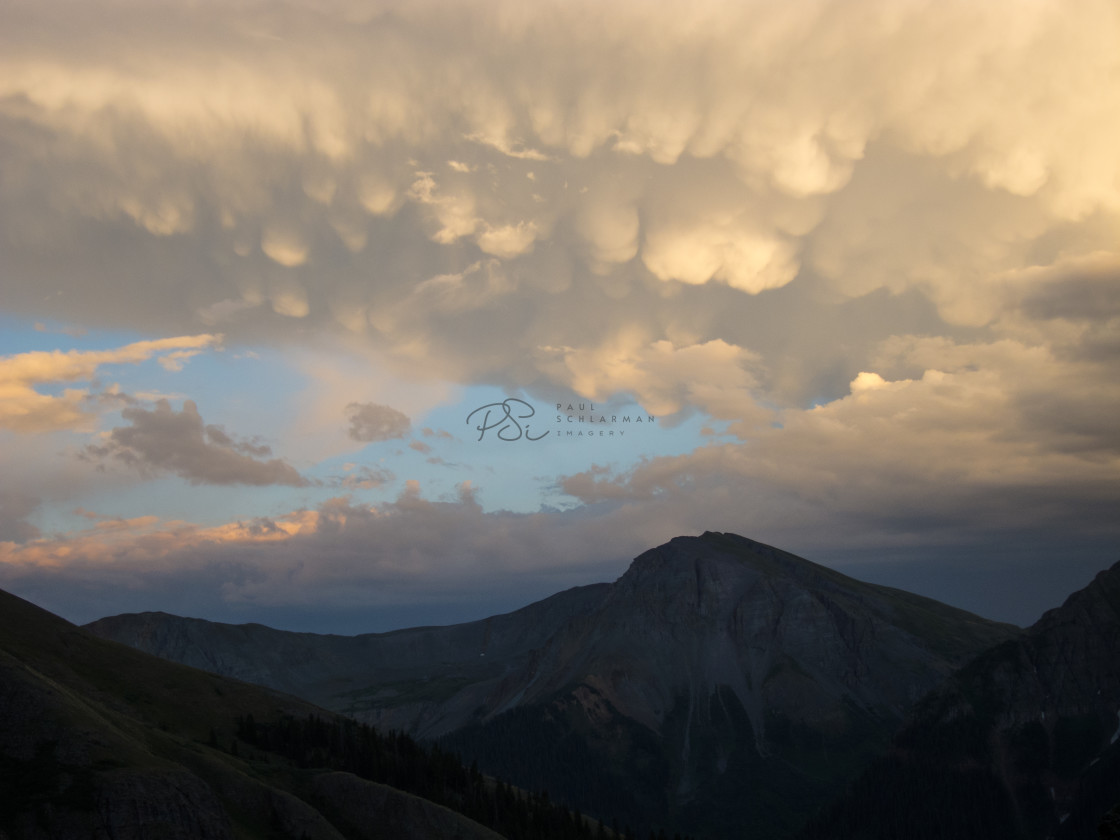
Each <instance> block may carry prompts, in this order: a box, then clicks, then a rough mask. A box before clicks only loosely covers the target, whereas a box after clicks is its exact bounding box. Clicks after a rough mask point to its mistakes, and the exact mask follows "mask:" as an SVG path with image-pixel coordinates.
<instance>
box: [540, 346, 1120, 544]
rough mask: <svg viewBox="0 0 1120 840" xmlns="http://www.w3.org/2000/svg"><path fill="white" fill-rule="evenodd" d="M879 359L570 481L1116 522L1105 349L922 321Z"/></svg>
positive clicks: (1002, 518) (591, 499)
mask: <svg viewBox="0 0 1120 840" xmlns="http://www.w3.org/2000/svg"><path fill="white" fill-rule="evenodd" d="M877 361H878V363H879V370H881V371H882V373H879V372H875V371H862V372H860V373H859V374H858V375H857V376H855V377H854V378H853V380H852V381H851V383H850V386H849V393H848V394H847V395H846V396H843V397H841V398H838V399H835V400H833V401H830V402H828V403H825V404H821V405H818V406H815V407H813V408H811V409H807V410H806V409H787V410H784V411H781V412H779V413H777V414H776V418H777V421H778V422H776V423H775V424H773V425H755V426H746V425H737V426H733V427H732V429H733V430H734V431H736V432H737V433H738V435H739V437H740V440H739V441H736V442H731V443H713V444H709V445H707V446H703V447H700V448H699V449H696V450H695V451H693V452H691V453H688V454H684V455H678V456H671V457H659V458H650V459H647V460H645V461H643V462H641V463H639V464H638V465H637V466H635V467H633V468H632V469H629V470H625V469H624V470H609V469H606V468H604V467H598V468H594V469H591V470H588V471H585V472H581V473H578V474H575V475H572V476H568V477H566V478H564V479H563V480H562V481H561V488H562V489H563V490H564V492H566V493H569V494H571V495H573V496H575V497H576V498H578V499H580V500H581V501H582V502H584V503H596V502H601V501H615V502H617V501H620V500H627V501H650V500H655V499H662V500H664V501H665V502H669V501H672V502H674V503H678V504H682V505H688V506H692V505H701V504H708V505H711V506H712V507H713V509H714V508H715V507H717V506H719V507H727V505H728V501H727V500H728V499H730V498H734V497H735V496H736V494H737V497H738V499H739V500H740V502H739V503H740V504H742V505H743V507H744V508H745V509H748V510H749V509H751V507H752V506H753V505H754V504H755V501H754V499H756V498H758V497H759V496H763V495H766V496H769V497H771V499H776V498H782V499H785V500H787V502H789V503H790V504H791V508H793V509H796V507H798V506H800V505H802V504H804V503H808V504H810V505H812V506H814V507H816V508H819V509H820V510H822V511H823V510H827V511H830V512H831V513H832V514H833V515H841V516H846V517H850V518H851V521H852V522H853V523H855V522H863V523H865V525H864V527H867V528H868V529H869V530H871V531H874V532H879V533H891V532H895V533H897V534H901V533H905V532H907V531H910V530H912V529H917V530H916V532H921V533H925V534H926V535H927V537H926V538H930V535H931V534H935V533H937V532H938V530H939V529H940V528H942V527H944V526H947V523H950V522H951V523H953V526H952V527H953V528H954V529H956V530H957V531H958V532H961V533H963V532H965V531H969V530H971V531H973V532H976V533H979V532H981V531H984V530H988V531H1006V532H1013V531H1014V530H1015V529H1020V530H1021V529H1024V528H1029V527H1034V526H1039V525H1041V524H1042V523H1043V522H1046V523H1048V524H1050V525H1051V526H1053V527H1055V528H1059V529H1099V528H1102V527H1104V528H1106V529H1107V528H1109V527H1111V526H1106V525H1105V524H1104V522H1105V521H1106V520H1104V519H1101V518H1100V517H1101V515H1102V513H1103V511H1105V510H1107V509H1108V508H1109V507H1110V506H1113V505H1116V504H1117V503H1120V493H1118V491H1117V488H1118V487H1120V481H1118V478H1120V474H1118V471H1117V466H1116V453H1117V452H1118V451H1120V435H1118V434H1117V433H1116V430H1115V428H1114V426H1115V424H1113V423H1110V422H1109V418H1111V417H1114V416H1115V414H1116V412H1117V411H1118V410H1120V387H1118V386H1116V385H1115V384H1110V385H1105V384H1104V369H1105V367H1107V364H1105V363H1101V362H1097V361H1093V360H1084V359H1075V358H1066V357H1062V356H1059V355H1056V354H1054V353H1052V352H1051V351H1049V350H1047V349H1045V348H1041V347H1030V346H1024V345H1022V344H1020V343H1018V342H1016V341H1012V340H1002V341H996V342H991V343H971V344H968V343H966V344H961V343H955V342H952V341H949V340H946V339H941V338H925V337H900V338H897V339H893V340H891V341H888V342H885V343H884V344H883V345H882V346H881V347H880V349H879V353H878V358H877ZM1057 392H1060V393H1061V394H1062V399H1061V400H1060V401H1058V400H1055V399H1054V397H1053V395H1054V394H1055V393H1057ZM795 500H796V502H795ZM770 504H772V502H770V503H768V504H767V507H768V508H769V506H770ZM727 513H728V515H730V514H731V509H730V508H729V507H728V508H727ZM818 516H819V514H815V515H813V517H812V518H814V519H815V518H818ZM921 523H924V526H923V527H919V525H920V524H921Z"/></svg>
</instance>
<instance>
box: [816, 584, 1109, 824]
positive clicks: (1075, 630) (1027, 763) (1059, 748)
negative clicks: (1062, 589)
mask: <svg viewBox="0 0 1120 840" xmlns="http://www.w3.org/2000/svg"><path fill="white" fill-rule="evenodd" d="M1118 803H1120V563H1118V564H1116V565H1115V566H1113V567H1112V568H1111V569H1109V570H1108V571H1105V572H1101V573H1100V574H1099V575H1097V577H1096V579H1095V580H1094V581H1093V582H1092V583H1091V584H1090V585H1089V586H1088V587H1087V588H1085V589H1083V590H1081V591H1080V592H1077V593H1074V594H1073V595H1071V596H1070V597H1069V599H1068V600H1067V601H1066V602H1065V604H1063V605H1062V606H1061V607H1059V608H1057V609H1054V610H1051V611H1049V612H1048V613H1046V614H1045V615H1044V616H1043V617H1042V618H1041V619H1040V620H1039V621H1038V622H1037V623H1036V624H1035V625H1033V626H1032V627H1030V628H1029V629H1028V630H1027V631H1026V632H1025V633H1024V634H1023V635H1022V636H1020V637H1019V638H1017V639H1013V640H1010V641H1007V642H1005V643H1003V644H1001V645H999V646H998V647H996V648H994V649H992V650H990V651H988V652H987V653H985V654H984V655H982V656H980V657H979V658H977V659H976V660H975V661H973V662H972V663H970V664H969V665H967V666H966V667H964V668H963V669H961V670H960V671H958V672H957V673H956V674H954V675H953V676H952V678H951V679H949V680H948V681H947V682H946V683H945V684H944V685H943V686H941V687H940V688H938V689H937V690H936V691H935V692H933V693H932V694H930V695H929V696H928V697H926V698H925V699H924V700H923V701H922V702H921V704H920V705H919V706H918V707H917V708H916V709H915V711H914V714H913V716H912V718H911V720H910V722H909V723H908V724H907V725H906V727H905V728H904V729H903V730H902V731H901V733H900V734H899V735H898V736H897V737H896V738H895V739H894V742H893V745H892V748H891V750H890V751H889V753H888V754H887V755H886V756H885V757H883V758H881V759H880V760H878V761H877V762H875V764H874V765H873V766H872V767H871V768H870V769H869V770H868V771H867V772H866V773H865V774H864V775H863V776H862V777H861V778H860V779H859V781H858V782H857V783H856V784H855V785H854V786H853V788H852V790H851V792H850V794H849V795H848V796H846V797H845V798H844V799H842V800H841V801H840V802H839V803H837V804H836V805H835V806H834V807H832V808H830V809H829V810H828V811H827V812H826V813H825V814H824V815H822V816H821V817H819V818H818V819H816V820H815V821H814V824H813V825H812V826H811V828H810V830H808V831H807V832H806V833H805V835H804V837H805V838H806V840H808V838H812V840H849V839H850V840H856V838H859V840H895V838H899V837H906V838H909V840H923V838H931V840H933V838H936V840H942V838H953V839H954V840H1043V838H1054V840H1096V838H1097V837H1098V832H1099V836H1100V837H1110V838H1118V837H1120V809H1118V808H1117V807H1115V806H1117V804H1118ZM1110 808H1112V814H1111V815H1110V816H1109V817H1107V818H1106V817H1105V814H1106V812H1107V811H1109V809H1110ZM1109 826H1111V827H1109ZM1098 827H1099V828H1098Z"/></svg>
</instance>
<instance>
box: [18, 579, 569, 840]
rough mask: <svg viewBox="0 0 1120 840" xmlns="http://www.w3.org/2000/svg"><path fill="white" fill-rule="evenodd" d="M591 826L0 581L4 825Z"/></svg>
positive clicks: (485, 834) (356, 830)
mask: <svg viewBox="0 0 1120 840" xmlns="http://www.w3.org/2000/svg"><path fill="white" fill-rule="evenodd" d="M378 777H381V778H395V779H398V780H400V782H401V783H402V786H406V787H410V789H423V790H426V791H430V792H431V793H432V795H433V796H436V797H437V798H440V799H441V800H446V801H447V802H449V803H452V804H455V805H456V806H457V807H458V808H459V809H460V810H463V809H466V810H471V811H473V812H475V813H477V814H479V815H480V817H483V818H485V819H487V820H488V821H489V822H490V823H491V824H503V825H507V826H509V827H510V828H511V829H513V831H511V833H510V836H518V837H533V838H557V840H560V838H569V837H571V838H578V837H584V838H589V837H590V836H591V828H590V826H589V825H588V824H586V823H585V822H583V821H582V820H577V819H576V818H575V817H573V815H572V814H570V813H569V812H568V811H566V810H564V809H558V808H557V807H556V806H553V805H551V804H549V803H547V802H537V801H532V800H531V798H530V797H526V796H524V795H520V794H518V793H516V792H514V791H511V790H510V789H508V788H505V787H501V786H498V787H495V786H494V785H493V784H492V782H490V781H488V780H486V779H484V778H483V777H482V776H481V774H479V773H477V771H468V770H466V769H464V768H463V767H462V765H461V764H459V763H458V761H457V760H454V759H452V758H451V757H450V756H448V755H447V754H445V753H439V752H438V751H436V750H424V749H422V748H420V747H418V746H417V745H416V744H415V742H413V741H411V739H408V738H404V737H402V736H395V737H392V738H382V737H381V736H379V735H377V733H375V732H374V731H373V730H372V729H370V728H369V727H363V726H362V725H361V724H358V723H356V722H354V721H352V720H350V719H347V718H344V717H341V716H338V715H334V714H331V713H329V712H326V711H324V710H322V709H318V708H316V707H314V706H312V705H310V704H308V703H306V702H304V701H302V700H298V699H296V698H294V697H290V696H286V695H282V694H279V693H277V692H275V691H272V690H270V689H265V688H261V687H259V686H253V685H249V684H246V683H242V682H239V681H236V680H232V679H228V678H224V677H220V676H216V675H213V674H209V673H205V672H203V671H199V670H196V669H194V668H189V667H186V666H183V665H179V664H175V663H171V662H167V661H164V660H162V659H158V658H156V657H153V656H150V655H148V654H144V653H141V652H139V651H136V650H133V649H131V648H128V647H125V646H124V645H120V644H117V643H114V642H110V641H106V640H104V639H101V638H97V637H95V636H93V635H92V634H90V633H88V632H86V631H84V630H82V629H80V628H77V627H75V626H74V625H72V624H69V623H68V622H66V621H64V620H62V619H60V618H58V617H57V616H53V615H51V614H50V613H48V612H46V611H44V610H41V609H39V608H38V607H35V606H34V605H32V604H29V603H27V602H26V601H23V600H21V599H19V598H17V597H15V596H13V595H10V594H8V593H6V592H0V838H3V840H109V839H110V838H112V840H145V839H146V838H157V837H158V838H160V840H234V838H237V840H282V838H291V840H374V839H375V838H378V839H379V840H380V839H381V838H415V840H436V839H437V838H457V840H501V835H500V834H498V833H496V832H495V831H493V830H490V829H488V828H484V827H483V826H482V825H480V824H479V823H477V822H474V821H472V820H471V819H468V818H467V817H466V816H464V815H463V814H462V813H458V812H456V810H451V809H449V808H448V807H444V806H443V805H439V804H436V803H434V802H432V801H429V799H428V798H422V797H420V796H417V795H413V794H410V793H407V792H404V791H402V790H400V789H398V788H397V787H394V786H390V785H387V784H383V783H377V782H376V781H373V780H374V779H376V778H378Z"/></svg>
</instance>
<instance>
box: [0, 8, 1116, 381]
mask: <svg viewBox="0 0 1120 840" xmlns="http://www.w3.org/2000/svg"><path fill="white" fill-rule="evenodd" d="M64 2H65V0H56V3H59V4H61V3H64ZM139 8H140V6H139V5H134V4H131V3H123V4H117V5H115V6H114V7H113V8H112V9H98V10H97V12H96V15H94V12H92V11H91V10H88V9H84V8H82V7H81V6H79V5H74V6H73V8H71V9H70V11H71V13H72V14H71V16H70V17H69V18H68V20H69V21H70V22H69V25H67V26H59V25H58V24H57V20H56V17H52V18H51V23H50V24H49V25H48V24H45V23H43V21H42V19H41V18H40V16H41V15H45V14H48V13H47V12H45V11H42V12H41V11H38V10H37V8H36V9H32V8H30V7H28V8H24V9H22V10H21V11H20V13H19V14H12V15H10V20H9V21H8V23H9V24H10V25H9V26H6V27H5V28H4V32H5V34H4V35H3V36H0V38H2V39H3V44H4V49H3V54H4V56H5V58H4V60H3V67H2V70H3V72H2V73H0V79H3V82H0V93H3V94H4V97H3V101H4V102H5V103H7V104H6V105H3V106H2V107H3V108H4V114H5V118H6V122H5V126H6V128H5V129H4V131H5V132H7V140H8V142H7V145H6V146H5V150H6V151H5V155H6V158H7V160H6V162H7V164H8V166H7V169H8V171H13V172H20V173H21V175H20V177H19V178H12V179H9V180H7V181H6V182H5V186H4V189H3V192H2V194H0V213H3V218H4V221H5V224H4V226H3V230H4V231H5V234H4V236H5V237H6V240H5V248H6V250H8V251H9V253H10V254H12V259H11V265H12V266H13V270H12V272H11V278H12V279H11V283H10V284H7V285H8V288H7V289H6V291H5V293H4V294H3V297H2V298H0V302H2V303H3V304H4V305H5V306H6V307H8V308H11V309H12V311H30V310H31V309H35V310H36V311H39V310H43V312H44V313H48V314H50V313H53V314H54V315H56V316H58V317H61V318H64V319H65V318H68V319H70V320H79V319H85V320H88V321H90V322H92V323H101V324H106V323H112V324H120V323H122V322H125V323H135V322H136V321H137V320H139V319H142V320H143V322H144V323H146V324H149V325H151V328H153V329H158V330H161V331H166V332H170V331H180V330H183V329H188V328H190V329H195V328H197V327H198V326H199V325H201V324H217V323H220V324H221V326H222V329H223V330H224V331H226V332H228V333H229V334H230V335H231V336H232V337H233V338H234V340H237V339H238V338H240V337H248V336H252V337H260V336H271V337H274V338H276V337H283V340H296V341H300V340H304V339H303V338H301V337H303V336H311V335H314V334H316V332H317V331H318V330H319V329H324V330H333V331H337V332H338V333H339V334H342V335H347V336H356V337H360V340H361V341H362V342H364V343H366V344H367V345H369V346H371V347H373V348H375V349H377V350H378V351H379V352H383V353H384V354H385V355H386V357H387V358H389V359H392V360H393V361H394V363H395V364H398V365H400V366H401V369H402V370H404V369H410V370H411V371H412V372H414V373H416V374H421V375H428V376H442V377H446V378H450V379H454V380H456V381H460V382H473V381H491V382H493V381H500V382H503V383H509V384H516V385H518V386H529V385H533V384H538V385H542V386H543V385H559V384H561V383H558V382H555V381H554V380H553V379H552V377H553V376H555V375H557V374H558V371H561V370H562V368H558V367H557V366H556V365H555V364H554V363H553V362H554V359H553V357H552V355H551V354H549V353H548V352H542V348H563V347H571V348H575V349H576V350H577V351H578V352H582V353H586V352H593V348H602V347H611V346H613V345H615V344H617V343H619V342H620V341H627V340H629V331H630V329H631V325H632V324H634V323H641V324H643V325H645V327H646V329H647V330H648V336H647V340H646V342H645V345H644V348H645V349H644V351H643V352H654V351H653V348H655V347H657V346H659V345H660V342H665V341H668V342H671V343H672V344H673V346H675V347H678V348H683V347H690V346H694V345H704V344H706V343H709V342H712V341H717V340H718V341H723V342H726V343H727V344H729V345H733V346H736V347H741V348H744V350H746V351H749V352H752V353H756V354H759V355H761V356H762V357H763V358H764V359H765V360H768V361H769V360H772V359H773V357H774V355H775V354H777V353H779V352H780V349H779V348H777V347H775V346H763V344H762V343H761V342H760V341H759V340H758V339H757V338H755V337H754V336H752V335H751V334H749V333H748V332H746V331H745V330H744V328H743V327H741V326H736V324H735V322H734V320H733V319H728V318H725V317H723V313H724V312H725V311H726V310H727V308H728V306H730V307H731V308H732V309H734V310H735V311H739V312H743V313H749V312H751V311H753V310H754V309H755V308H756V307H762V306H766V305H769V304H768V303H767V301H769V300H771V299H772V296H773V293H774V291H775V290H778V289H786V288H789V287H791V286H796V285H798V283H797V282H795V281H799V282H800V283H802V284H804V283H807V282H808V278H810V277H811V278H812V280H813V282H815V283H819V284H820V285H822V286H823V287H824V288H825V289H827V291H828V293H831V294H833V295H839V296H842V297H847V298H856V299H858V298H860V297H861V296H863V295H866V294H867V293H869V292H872V291H874V290H876V289H888V290H890V291H891V292H892V293H903V292H906V291H908V290H916V291H917V292H918V293H920V294H921V295H923V296H925V297H926V298H928V299H929V300H930V301H932V303H933V304H934V306H935V307H936V309H937V312H938V313H939V314H940V316H941V318H943V319H944V320H945V321H946V322H948V323H950V324H953V325H966V326H983V325H987V324H990V323H993V322H995V321H997V320H998V319H999V318H1000V317H1001V316H1002V315H1003V313H1004V312H1005V310H1006V307H1007V305H1008V294H1007V293H1008V289H1007V286H1006V278H1007V277H1008V276H1009V273H1015V272H1019V276H1020V277H1021V278H1024V280H1025V282H1029V280H1027V279H1026V278H1029V276H1030V273H1029V270H1031V269H1040V270H1045V269H1046V268H1048V267H1050V266H1053V265H1055V264H1057V263H1058V262H1060V261H1061V260H1064V259H1068V258H1069V257H1070V256H1071V255H1076V254H1084V253H1090V252H1093V251H1107V252H1110V253H1112V254H1114V255H1115V230H1116V227H1115V225H1116V223H1117V219H1118V218H1120V186H1118V183H1120V182H1118V177H1120V170H1118V167H1120V163H1118V162H1117V159H1116V156H1115V153H1114V147H1115V143H1114V138H1115V136H1116V134H1117V131H1118V130H1120V125H1118V122H1117V121H1118V120H1120V117H1118V116H1117V115H1118V114H1120V83H1118V82H1116V81H1115V80H1116V79H1117V78H1118V77H1120V72H1118V71H1120V58H1118V57H1117V56H1120V35H1118V34H1117V33H1118V32H1120V25H1118V20H1117V16H1118V14H1120V12H1117V10H1116V7H1115V4H1113V3H1110V2H1107V0H1075V1H1074V2H1072V3H1069V2H1061V3H1059V2H1039V3H1032V4H1030V5H1029V6H1024V5H1023V4H1022V3H1020V2H1017V0H997V1H996V2H992V3H985V4H984V5H983V6H982V7H980V6H976V5H975V4H968V3H959V2H950V3H939V4H934V5H905V6H901V7H900V6H899V5H898V4H897V3H892V2H885V0H854V1H853V0H831V1H830V2H824V3H817V2H812V3H810V2H794V3H791V4H783V5H781V6H777V5H775V4H772V3H766V2H748V3H741V4H723V3H716V2H712V3H700V4H698V5H696V6H695V8H690V9H689V10H687V11H685V10H682V9H680V8H679V7H676V6H667V5H662V4H653V5H651V4H648V3H638V2H629V0H623V2H617V3H611V4H609V6H606V7H603V6H602V4H592V3H585V2H575V3H571V2H549V0H545V2H541V3H534V4H533V5H532V6H531V7H530V8H524V7H523V6H520V5H518V6H517V7H516V8H515V7H514V4H512V3H508V2H505V1H504V0H489V2H487V3H485V4H483V5H482V6H472V7H463V6H461V5H459V4H455V3H443V2H435V3H425V4H414V5H412V6H409V7H408V8H403V7H394V8H393V9H392V10H381V11H380V12H373V11H363V12H359V11H356V10H355V9H352V8H350V7H348V6H345V4H343V5H338V6H332V7H330V8H320V7H318V6H316V7H315V8H314V9H312V8H311V7H310V6H308V5H305V4H300V3H295V4H286V5H285V6H283V7H282V8H281V7H272V8H271V10H270V13H269V14H268V15H264V14H261V12H260V7H258V6H257V5H252V6H251V7H231V6H228V5H226V4H203V5H201V6H189V7H182V8H171V7H166V8H161V9H160V10H159V12H158V13H146V14H144V15H138V13H137V12H138V9H139ZM125 22H127V24H128V25H127V27H125V26H122V25H121V24H122V23H125ZM125 29H127V30H128V31H129V32H131V33H133V35H132V36H131V37H130V38H129V39H126V40H122V38H121V37H120V34H119V33H120V32H121V31H124V30H125ZM172 44H173V45H174V48H171V47H172ZM713 56H718V60H713ZM344 68H345V69H344ZM401 68H407V71H402V70H401ZM420 103H422V105H421V104H420ZM29 138H34V139H29ZM42 161H49V165H48V164H44V163H42ZM62 234H64V235H62ZM102 234H104V235H102ZM116 241H128V242H130V243H140V242H143V243H144V246H143V247H128V248H118V247H115V246H111V245H105V246H102V245H100V244H98V243H102V242H104V243H108V242H116ZM43 266H52V267H53V268H52V269H51V276H52V278H53V279H52V283H54V284H55V285H54V287H53V292H54V294H52V295H51V296H50V297H49V298H48V300H47V301H44V300H43V297H44V296H43V294H42V293H41V285H40V282H39V280H38V279H36V278H37V276H38V274H39V271H40V270H41V269H42V267H43ZM167 266H173V268H172V269H170V270H168V268H167ZM78 267H81V270H80V271H79V270H77V268H78ZM33 269H34V270H33ZM153 277H159V278H160V279H159V281H158V282H153V281H152V280H151V278H153ZM79 278H80V279H79ZM106 287H112V288H113V289H114V290H115V292H116V293H115V294H113V295H104V294H98V293H97V291H96V290H97V289H103V288H106ZM168 290H173V292H172V293H169V291H168ZM690 290H693V291H695V292H697V294H690V293H689V291H690ZM721 290H733V291H735V292H737V293H738V294H736V295H734V296H733V297H732V298H730V299H729V298H727V297H725V296H723V295H722V294H720V291H721ZM700 293H702V294H703V297H700V296H698V295H699V294H700ZM767 295H770V296H771V297H770V298H768V297H767ZM756 296H757V297H756ZM1012 298H1014V295H1013V296H1012ZM697 300H704V301H707V305H706V306H696V305H694V304H693V301H697ZM728 300H730V301H731V302H730V303H729V304H728V303H727V301H728ZM714 301H719V303H718V304H716V303H714ZM1012 302H1014V301H1013V300H1012ZM297 325H298V326H297ZM312 327H313V328H312ZM880 337H885V336H880ZM633 373H634V375H635V379H634V380H633V381H629V380H628V379H627V376H626V375H625V371H623V370H621V369H620V370H619V371H618V372H617V373H616V374H615V375H614V376H613V377H612V381H613V382H614V383H616V384H617V386H618V387H620V388H621V389H622V390H623V391H631V392H635V393H636V392H638V391H639V390H640V388H641V384H642V383H641V379H642V378H643V374H642V372H641V370H640V369H639V368H638V367H634V368H633ZM808 375H810V376H811V375H812V374H808ZM579 384H580V385H583V384H586V387H587V388H588V389H589V390H587V391H586V392H581V393H583V395H584V396H590V394H591V390H590V389H592V388H594V387H599V386H600V383H598V382H592V381H590V380H586V379H580V380H579ZM741 396H742V395H740V397H741Z"/></svg>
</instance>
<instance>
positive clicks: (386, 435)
mask: <svg viewBox="0 0 1120 840" xmlns="http://www.w3.org/2000/svg"><path fill="white" fill-rule="evenodd" d="M346 416H347V417H348V418H349V419H350V429H349V432H348V433H349V435H350V437H351V438H353V439H354V440H357V441H361V442H363V443H368V442H370V441H375V440H392V439H393V438H403V437H405V436H407V435H408V433H409V432H410V431H411V430H412V421H411V420H409V419H408V417H407V416H406V415H404V414H402V413H401V412H399V411H397V410H396V409H395V408H392V407H390V406H387V405H378V404H377V403H350V404H349V405H348V406H346Z"/></svg>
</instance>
